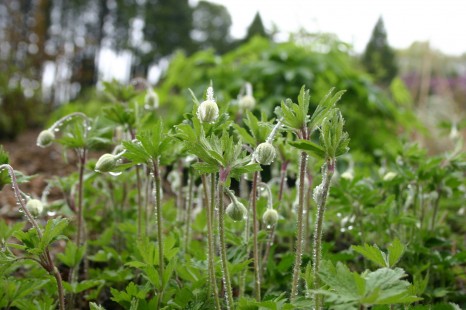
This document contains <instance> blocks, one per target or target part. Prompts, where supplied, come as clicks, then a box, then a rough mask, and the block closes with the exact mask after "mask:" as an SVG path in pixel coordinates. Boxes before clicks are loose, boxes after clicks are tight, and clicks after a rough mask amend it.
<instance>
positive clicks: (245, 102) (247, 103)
mask: <svg viewBox="0 0 466 310" xmlns="http://www.w3.org/2000/svg"><path fill="white" fill-rule="evenodd" d="M238 105H239V107H240V108H241V109H243V110H252V109H254V107H255V106H256V99H254V97H253V96H249V95H246V96H243V97H241V99H240V100H239V101H238Z"/></svg>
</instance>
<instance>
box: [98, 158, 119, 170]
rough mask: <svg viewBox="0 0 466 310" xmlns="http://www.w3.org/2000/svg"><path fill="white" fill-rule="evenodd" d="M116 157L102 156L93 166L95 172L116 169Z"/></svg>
mask: <svg viewBox="0 0 466 310" xmlns="http://www.w3.org/2000/svg"><path fill="white" fill-rule="evenodd" d="M116 164H117V156H116V155H113V154H104V155H102V156H100V158H99V160H98V161H97V163H96V164H95V171H97V172H109V171H112V170H113V168H115V167H116Z"/></svg>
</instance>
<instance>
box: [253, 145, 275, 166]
mask: <svg viewBox="0 0 466 310" xmlns="http://www.w3.org/2000/svg"><path fill="white" fill-rule="evenodd" d="M275 155H276V152H275V148H274V146H273V145H272V144H271V143H269V142H264V143H261V144H259V145H258V146H257V148H256V150H255V151H254V155H253V156H254V159H255V160H256V161H257V162H258V163H259V164H261V165H270V164H271V163H272V162H273V160H274V159H275Z"/></svg>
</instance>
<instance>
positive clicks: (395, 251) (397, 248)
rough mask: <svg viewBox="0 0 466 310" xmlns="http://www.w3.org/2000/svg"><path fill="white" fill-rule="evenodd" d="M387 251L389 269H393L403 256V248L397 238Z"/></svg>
mask: <svg viewBox="0 0 466 310" xmlns="http://www.w3.org/2000/svg"><path fill="white" fill-rule="evenodd" d="M387 250H388V264H389V267H393V266H395V265H396V263H398V261H399V260H400V258H401V256H403V253H404V250H405V246H404V244H402V243H401V241H400V240H399V239H398V238H397V239H395V240H394V241H393V242H392V243H391V244H390V245H389V246H388V248H387Z"/></svg>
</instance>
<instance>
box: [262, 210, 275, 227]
mask: <svg viewBox="0 0 466 310" xmlns="http://www.w3.org/2000/svg"><path fill="white" fill-rule="evenodd" d="M262 221H263V222H264V224H265V225H267V226H273V225H276V224H277V223H278V212H277V210H275V209H267V210H266V211H265V212H264V215H262Z"/></svg>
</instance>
